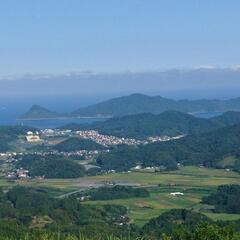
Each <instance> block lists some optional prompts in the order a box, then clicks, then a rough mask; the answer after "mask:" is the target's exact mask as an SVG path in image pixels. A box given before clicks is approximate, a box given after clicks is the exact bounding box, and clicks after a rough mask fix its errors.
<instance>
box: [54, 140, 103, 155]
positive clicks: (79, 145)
mask: <svg viewBox="0 0 240 240" xmlns="http://www.w3.org/2000/svg"><path fill="white" fill-rule="evenodd" d="M54 149H56V150H58V151H59V152H72V151H78V150H87V151H91V150H103V149H104V146H102V145H100V144H98V143H96V142H94V141H92V140H90V139H83V138H77V137H72V138H69V139H67V140H65V141H63V142H60V143H58V144H56V145H55V146H54Z"/></svg>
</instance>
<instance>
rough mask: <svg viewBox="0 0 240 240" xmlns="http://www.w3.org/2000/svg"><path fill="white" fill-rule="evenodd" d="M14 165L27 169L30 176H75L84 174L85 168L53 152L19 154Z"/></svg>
mask: <svg viewBox="0 0 240 240" xmlns="http://www.w3.org/2000/svg"><path fill="white" fill-rule="evenodd" d="M16 167H18V168H20V167H22V168H24V169H27V170H29V174H30V176H31V177H37V176H44V177H46V178H77V177H82V176H84V175H85V174H86V171H85V168H84V167H83V166H81V165H80V164H78V163H77V162H75V161H73V160H69V159H66V158H64V157H61V156H57V155H54V154H48V155H45V156H43V155H37V154H28V155H24V156H23V157H22V156H20V157H19V161H18V162H17V164H16Z"/></svg>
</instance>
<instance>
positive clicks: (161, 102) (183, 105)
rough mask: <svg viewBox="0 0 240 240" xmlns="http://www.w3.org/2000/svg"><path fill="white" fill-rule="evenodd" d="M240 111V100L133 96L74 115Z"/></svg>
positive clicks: (120, 98) (117, 99)
mask: <svg viewBox="0 0 240 240" xmlns="http://www.w3.org/2000/svg"><path fill="white" fill-rule="evenodd" d="M239 109H240V98H235V99H230V100H193V101H190V100H179V101H176V100H172V99H168V98H163V97H160V96H147V95H144V94H132V95H129V96H124V97H119V98H114V99H110V100H107V101H104V102H101V103H98V104H95V105H91V106H88V107H85V108H80V109H78V110H77V111H75V112H73V113H72V114H73V115H75V116H111V117H114V116H124V115H131V114H139V113H153V114H159V113H162V112H164V111H167V110H176V111H181V112H210V111H229V110H239Z"/></svg>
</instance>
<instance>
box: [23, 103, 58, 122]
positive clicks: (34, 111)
mask: <svg viewBox="0 0 240 240" xmlns="http://www.w3.org/2000/svg"><path fill="white" fill-rule="evenodd" d="M55 117H60V114H59V113H57V112H54V111H50V110H48V109H47V108H44V107H41V106H39V105H33V106H32V107H31V108H30V109H29V110H28V111H27V112H26V113H24V114H23V115H22V116H20V118H21V119H41V118H43V119H44V118H55Z"/></svg>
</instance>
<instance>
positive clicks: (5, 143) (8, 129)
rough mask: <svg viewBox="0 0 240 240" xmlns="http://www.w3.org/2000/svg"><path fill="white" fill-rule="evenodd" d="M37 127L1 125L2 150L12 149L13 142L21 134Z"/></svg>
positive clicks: (0, 147)
mask: <svg viewBox="0 0 240 240" xmlns="http://www.w3.org/2000/svg"><path fill="white" fill-rule="evenodd" d="M34 130H36V129H34V128H32V127H25V126H0V152H6V151H8V150H10V149H11V142H13V141H15V140H16V138H18V136H20V135H26V133H27V132H28V131H34Z"/></svg>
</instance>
